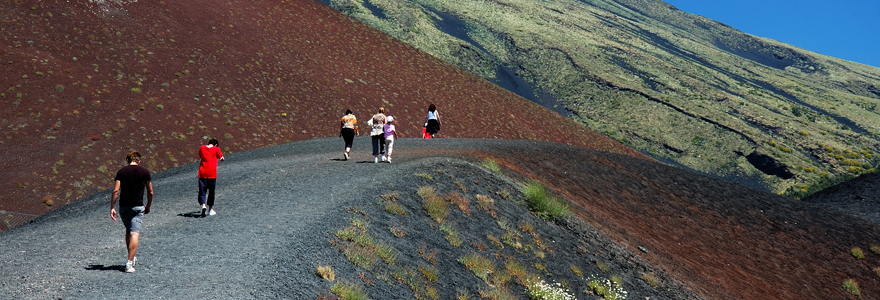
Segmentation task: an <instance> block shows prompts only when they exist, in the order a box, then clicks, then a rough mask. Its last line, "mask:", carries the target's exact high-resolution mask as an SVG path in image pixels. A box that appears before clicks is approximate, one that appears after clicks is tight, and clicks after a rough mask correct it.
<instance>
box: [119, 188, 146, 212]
mask: <svg viewBox="0 0 880 300" xmlns="http://www.w3.org/2000/svg"><path fill="white" fill-rule="evenodd" d="M117 182H118V181H117ZM152 205H153V182H147V206H146V207H144V214H145V215H146V214H148V213H150V206H152Z"/></svg>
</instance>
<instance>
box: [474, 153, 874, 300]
mask: <svg viewBox="0 0 880 300" xmlns="http://www.w3.org/2000/svg"><path fill="white" fill-rule="evenodd" d="M475 155H477V156H481V157H488V158H491V159H493V160H495V161H497V162H498V163H499V164H500V165H502V166H503V167H504V168H506V169H510V170H512V171H514V172H515V173H516V174H517V175H518V176H522V180H525V179H528V178H539V179H540V180H542V181H543V182H544V183H545V184H547V185H548V186H549V187H551V189H553V190H554V191H556V192H557V193H559V194H560V195H563V196H564V197H565V198H566V199H568V200H569V201H571V202H572V205H573V207H574V209H573V211H575V212H576V214H577V215H578V216H579V217H580V218H581V219H583V220H584V221H586V222H587V223H589V224H591V225H592V226H594V227H596V228H597V229H599V230H600V231H602V232H603V233H605V234H607V235H609V236H610V237H611V238H613V239H615V240H616V241H617V242H619V243H620V244H621V245H623V246H624V247H626V248H627V249H629V251H631V252H633V253H638V254H639V255H640V256H642V257H644V258H645V259H647V260H648V261H650V262H651V264H652V265H654V266H657V267H658V268H660V269H662V270H663V271H664V272H667V273H669V274H671V275H672V276H673V277H675V278H676V279H677V280H679V281H681V282H682V283H684V284H685V285H686V286H687V287H688V288H690V289H691V290H693V291H695V292H696V293H698V294H700V295H702V296H705V297H706V298H708V299H754V300H761V299H791V300H796V299H857V298H858V299H880V274H878V273H877V271H876V268H878V267H880V255H878V254H880V253H871V252H870V250H868V249H869V248H871V247H878V246H880V226H878V224H876V223H872V222H869V221H866V220H864V219H861V218H856V217H853V216H851V215H849V214H847V213H844V212H837V211H833V210H827V209H825V208H822V207H820V206H818V205H815V204H812V203H805V202H801V201H796V200H792V199H789V198H786V197H783V196H779V195H775V194H770V193H766V192H763V191H758V190H754V189H751V188H748V187H745V186H742V185H738V184H733V183H730V182H726V181H723V180H720V179H715V178H709V177H706V176H702V175H697V174H694V173H691V172H683V171H680V170H676V169H675V168H672V167H669V166H665V165H662V164H660V163H653V162H647V161H645V160H642V159H634V158H631V157H626V156H615V155H611V154H607V153H597V152H593V151H587V150H579V149H577V148H572V149H560V148H558V147H550V146H546V147H540V148H537V147H529V146H523V145H521V144H518V145H509V146H507V147H506V148H497V149H493V150H482V151H480V152H478V153H475ZM570 161H577V162H578V163H575V164H572V163H568V162H570ZM506 174H511V173H506ZM873 209H876V206H873ZM640 247H641V248H643V249H645V250H646V251H644V252H643V251H642V249H640ZM855 247H859V248H861V249H862V250H863V252H864V253H865V255H864V259H857V258H855V257H854V256H853V255H852V254H851V249H853V248H855ZM847 279H853V280H855V282H856V283H858V284H859V285H860V290H861V297H855V296H853V295H852V294H849V293H848V292H846V291H844V289H843V288H842V284H843V282H844V280H847Z"/></svg>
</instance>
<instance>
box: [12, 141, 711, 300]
mask: <svg viewBox="0 0 880 300" xmlns="http://www.w3.org/2000/svg"><path fill="white" fill-rule="evenodd" d="M369 143H370V141H369V139H368V138H367V137H360V138H357V139H355V145H354V150H353V155H352V159H351V160H349V161H342V160H341V158H342V155H341V154H342V141H341V140H340V139H335V138H322V139H315V140H308V141H301V142H296V143H289V144H284V145H280V146H275V147H270V148H264V149H260V150H254V151H249V152H244V153H235V154H231V155H227V160H226V161H225V162H221V163H220V166H219V168H218V174H219V179H218V183H217V184H218V194H217V205H216V210H217V212H218V214H217V215H216V216H211V217H207V218H201V217H196V216H195V215H196V213H197V210H198V205H197V204H196V180H195V174H196V167H197V166H196V165H195V164H191V165H187V166H183V167H180V168H176V169H172V170H167V171H164V172H159V173H157V174H154V180H153V184H154V187H155V192H156V195H155V198H154V206H153V210H152V213H151V214H149V215H147V216H146V217H145V221H144V224H145V228H144V230H143V233H142V236H141V243H140V248H139V250H138V259H139V264H138V266H137V272H136V273H134V274H126V273H123V272H122V270H123V265H124V262H125V258H124V257H125V249H124V242H123V233H124V232H123V227H122V224H121V223H120V222H112V221H110V218H109V212H108V211H109V208H108V202H109V192H108V191H106V190H105V191H102V192H99V193H97V194H95V195H92V196H89V197H87V198H85V199H83V200H81V201H78V202H76V203H73V204H70V205H67V206H65V207H63V208H60V209H58V210H55V211H53V212H51V213H49V214H47V215H44V216H41V217H39V218H37V219H36V220H34V222H33V223H31V224H26V225H23V226H20V227H17V228H14V229H13V230H10V231H8V232H6V233H4V234H2V235H0V295H5V296H4V297H3V298H6V296H10V297H11V298H13V299H143V298H150V299H181V298H203V299H248V298H254V299H315V298H316V297H317V296H318V295H319V294H322V293H328V292H329V286H330V285H332V283H329V282H327V281H324V280H322V279H320V278H318V277H316V276H315V274H314V273H315V267H316V265H317V264H325V263H326V264H329V265H332V266H334V269H335V270H336V272H337V273H338V274H339V275H338V276H339V277H340V278H347V279H348V281H358V277H356V276H355V274H359V273H360V274H364V273H365V272H364V270H362V269H359V268H356V267H354V265H352V264H351V263H349V262H348V261H347V260H346V259H345V258H344V257H343V256H342V254H341V253H340V250H337V249H336V247H334V246H332V245H331V243H330V242H331V241H332V240H334V239H335V238H334V235H333V234H334V232H336V231H337V230H339V229H341V228H343V227H346V226H348V225H350V224H351V223H350V221H349V220H350V218H351V217H353V216H360V215H363V216H366V217H367V218H369V219H370V220H371V222H375V223H377V224H382V225H375V227H377V229H375V232H373V233H372V234H375V235H377V236H378V237H380V238H382V237H384V239H385V240H390V241H391V243H393V246H394V247H395V248H396V249H397V251H398V253H399V258H398V261H399V262H398V264H397V266H394V267H392V266H388V267H385V269H383V271H381V272H385V273H384V274H387V273H388V272H393V270H394V268H395V267H398V266H405V265H407V264H410V265H417V264H419V263H421V264H422V265H424V264H425V263H424V259H422V258H421V256H419V254H416V253H417V252H420V251H419V250H417V248H419V247H420V246H422V245H424V244H425V243H426V242H427V245H428V246H429V247H431V248H433V249H436V250H437V251H439V254H438V255H437V256H438V257H439V259H438V262H437V263H436V266H437V268H438V269H440V270H441V272H442V273H443V275H444V276H443V278H442V279H441V280H438V282H437V283H430V284H433V285H436V290H437V291H438V293H439V295H440V296H441V297H440V298H441V299H448V298H453V297H455V296H456V293H459V292H461V290H462V289H465V290H467V291H470V295H471V298H477V297H476V294H477V291H478V290H480V289H485V288H486V284H485V283H483V282H482V281H480V280H479V279H478V278H477V277H475V276H474V275H473V274H470V273H469V272H467V271H466V270H465V269H464V268H462V267H461V266H460V265H459V263H457V262H456V258H458V257H460V256H461V255H462V253H467V252H468V251H471V252H480V251H482V250H476V249H478V248H484V247H485V246H486V245H487V244H489V245H491V244H490V243H488V242H486V241H485V240H486V234H487V233H489V234H495V235H497V236H502V235H503V234H505V232H506V231H507V232H509V231H510V230H514V231H516V229H515V228H516V226H519V225H521V224H526V223H529V224H532V223H533V224H535V227H536V229H535V232H539V233H540V234H541V237H542V239H544V240H545V243H547V244H549V245H551V246H550V248H549V249H548V250H547V253H546V255H547V256H548V257H547V259H544V260H538V259H537V258H535V257H534V256H537V254H536V255H532V256H531V258H528V257H526V258H524V259H525V260H526V261H527V262H528V263H529V265H530V266H531V265H535V264H536V263H538V264H539V265H545V267H546V268H547V269H548V271H547V272H548V274H547V276H548V277H552V276H549V274H550V272H551V271H552V272H553V273H555V274H556V277H553V278H555V279H554V280H563V281H566V282H569V283H570V284H571V290H573V291H575V293H576V294H577V295H579V296H578V298H584V297H585V296H586V294H584V293H585V291H586V286H585V284H586V283H585V281H584V280H582V279H576V278H573V276H572V275H571V271H570V270H568V269H569V268H570V266H572V265H579V266H582V268H583V272H584V273H585V274H584V275H585V276H586V275H588V274H597V273H598V274H603V272H600V271H599V270H598V268H597V263H596V262H597V261H602V262H604V263H607V264H608V266H607V267H610V269H611V270H612V272H614V273H615V274H620V275H622V276H624V278H625V280H626V282H627V289H628V291H629V292H630V296H631V297H634V296H640V297H641V298H639V299H643V298H645V297H651V298H650V299H696V298H697V297H695V296H692V295H691V293H690V292H687V291H685V290H683V289H681V288H679V287H677V285H676V284H675V282H674V280H671V279H668V278H664V282H665V283H664V287H663V288H661V289H660V290H654V289H653V288H651V287H649V286H647V285H646V284H645V283H644V282H643V281H642V280H641V279H639V276H641V275H640V274H643V272H649V271H652V270H653V269H652V268H651V267H650V266H649V265H648V264H646V263H645V262H643V261H642V260H641V259H640V258H639V257H637V256H634V255H632V254H631V253H628V252H626V251H625V250H624V249H623V248H622V247H620V246H619V245H617V244H616V243H614V242H613V241H611V240H610V239H609V238H607V237H605V236H604V235H602V234H599V233H598V231H596V230H595V229H592V228H591V227H589V226H587V225H585V224H583V223H582V222H581V223H578V222H574V223H568V225H566V226H563V227H560V225H556V224H554V223H548V222H543V221H540V220H539V219H537V218H535V217H534V216H533V215H531V214H530V213H529V212H528V210H527V209H525V208H524V207H523V205H521V200H511V201H502V200H501V199H500V198H498V197H495V198H496V199H498V200H496V205H497V207H498V212H499V219H494V218H492V217H488V216H487V215H485V213H484V215H483V217H482V218H479V217H473V218H471V216H465V215H464V214H462V213H461V212H458V211H457V210H456V211H454V213H453V214H450V217H449V218H450V224H454V226H456V228H458V231H459V232H460V233H461V236H462V238H463V239H464V240H466V241H474V242H466V243H465V244H464V245H463V246H461V247H460V248H456V247H451V246H449V243H447V242H446V241H444V237H443V234H441V233H440V231H439V230H438V229H437V224H436V223H434V222H433V221H431V220H430V219H428V218H426V217H423V216H421V215H419V213H421V214H424V211H423V210H422V208H421V200H420V199H418V197H417V196H416V195H415V190H416V189H417V188H418V187H419V186H421V185H425V184H430V185H434V186H436V187H437V188H438V191H440V192H441V193H443V194H445V193H449V192H454V191H456V190H458V189H459V188H460V186H457V185H460V184H461V182H463V183H465V184H466V185H468V186H470V190H469V191H468V192H466V193H464V194H465V196H466V197H468V198H471V199H472V198H473V195H476V194H484V195H493V194H494V193H496V192H498V191H500V190H502V189H504V190H507V191H512V194H514V196H513V197H511V198H512V199H514V198H521V196H519V193H518V192H516V185H515V184H514V183H513V182H512V181H511V180H510V179H508V178H506V177H503V176H495V175H494V174H491V173H489V172H488V171H486V170H485V169H482V168H479V167H476V166H474V165H472V164H471V163H469V162H467V161H466V160H462V158H465V157H468V155H472V154H473V153H472V152H477V151H478V150H479V149H504V147H505V145H507V144H517V145H519V146H521V147H528V145H531V144H530V143H534V142H527V141H502V140H468V139H439V140H434V141H431V140H422V139H403V140H400V141H398V143H397V145H396V146H395V151H396V152H395V153H396V155H395V159H394V163H393V164H373V163H372V156H371V155H369V153H368V152H369V149H370V146H369ZM559 147H561V148H565V147H567V146H564V145H560V146H559ZM469 151H470V152H469ZM502 151H503V150H502ZM468 153H471V154H468ZM146 159H149V157H147V158H146ZM469 159H470V160H472V161H478V160H479V158H476V157H473V156H470V158H469ZM443 170H447V171H445V172H446V173H443V174H439V173H442V172H444V171H443ZM419 172H427V173H431V174H434V176H436V177H437V178H436V179H433V180H431V181H426V180H422V181H420V180H419V178H417V177H415V176H413V174H415V173H419ZM108 176H110V175H108ZM454 182H458V183H455V184H453V183H454ZM388 191H399V192H401V198H402V199H401V200H400V203H401V204H404V205H405V207H406V209H407V210H408V211H409V212H410V214H408V215H407V216H402V217H401V218H402V219H393V218H392V217H389V216H388V215H389V214H388V213H387V212H385V211H384V210H383V208H382V206H381V205H375V204H377V202H381V201H382V200H381V198H379V197H378V196H379V195H381V194H382V193H386V192H388ZM471 201H473V202H475V200H471ZM517 202H519V204H517ZM472 209H473V210H474V211H476V208H472ZM499 220H509V221H499ZM503 222H509V223H510V224H509V225H506V224H502V223H503ZM387 224H399V225H400V226H401V228H403V229H404V230H405V231H406V232H408V235H407V238H403V239H395V238H394V237H392V236H391V234H390V233H389V231H388V230H387V228H388V227H387V226H388V225H387ZM501 225H504V226H501ZM499 227H500V228H501V229H499ZM505 227H510V228H514V229H510V228H506V229H504V228H505ZM505 230H506V231H505ZM518 238H521V239H522V242H523V244H526V242H527V241H528V239H527V238H528V236H527V235H523V236H521V237H518ZM480 240H482V242H481V241H480ZM490 248H491V246H490ZM500 248H503V249H497V250H495V251H496V254H495V256H496V259H497V257H498V256H515V255H522V254H523V251H522V250H519V251H517V250H514V248H513V247H506V248H505V247H500ZM536 253H537V252H536ZM541 253H542V254H541V255H544V252H541ZM525 254H526V256H528V255H529V252H528V250H526V251H525ZM529 260H532V261H529ZM500 263H503V260H501V261H500ZM499 268H501V267H499ZM381 272H374V273H370V272H366V274H367V275H366V277H365V278H366V280H364V282H363V283H362V284H366V285H367V286H368V288H367V289H368V291H369V293H370V295H371V296H372V297H373V299H392V298H394V299H397V298H411V297H413V291H411V289H412V288H411V287H408V286H407V285H405V284H393V282H388V281H387V280H386V281H382V280H380V279H379V278H378V277H380V276H382V274H381ZM377 274H378V275H377ZM563 274H568V275H563ZM566 276H568V277H566ZM658 276H661V277H662V275H661V273H659V272H658ZM514 286H515V285H514ZM511 290H512V291H513V293H514V294H515V295H520V296H522V295H523V294H522V293H523V288H522V287H521V286H519V288H511ZM633 299H635V298H633Z"/></svg>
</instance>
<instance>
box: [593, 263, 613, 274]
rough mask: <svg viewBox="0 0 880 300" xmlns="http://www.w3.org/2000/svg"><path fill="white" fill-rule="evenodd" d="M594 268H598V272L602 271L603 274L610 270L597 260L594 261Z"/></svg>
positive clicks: (606, 265)
mask: <svg viewBox="0 0 880 300" xmlns="http://www.w3.org/2000/svg"><path fill="white" fill-rule="evenodd" d="M596 267H597V268H599V270H602V272H605V273H608V271H609V270H611V267H609V266H608V264H606V263H604V262H601V261H598V260H597V261H596Z"/></svg>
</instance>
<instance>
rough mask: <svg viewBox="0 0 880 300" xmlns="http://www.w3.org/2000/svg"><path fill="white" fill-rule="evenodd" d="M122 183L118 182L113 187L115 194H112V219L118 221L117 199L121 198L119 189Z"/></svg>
mask: <svg viewBox="0 0 880 300" xmlns="http://www.w3.org/2000/svg"><path fill="white" fill-rule="evenodd" d="M121 185H122V183H121V182H120V181H119V180H117V181H116V184H114V186H113V193H112V194H110V219H111V220H113V221H116V199H117V198H119V187H120V186H121Z"/></svg>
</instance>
